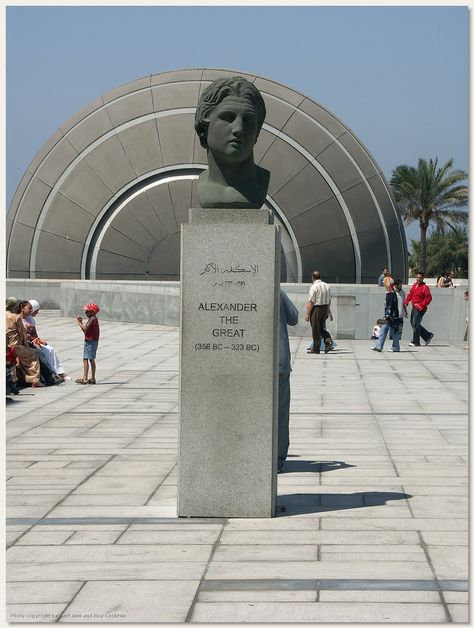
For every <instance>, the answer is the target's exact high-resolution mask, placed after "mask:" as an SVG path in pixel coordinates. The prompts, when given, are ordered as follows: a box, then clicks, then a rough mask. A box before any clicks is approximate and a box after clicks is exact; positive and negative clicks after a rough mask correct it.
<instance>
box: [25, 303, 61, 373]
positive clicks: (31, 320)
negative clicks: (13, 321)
mask: <svg viewBox="0 0 474 628" xmlns="http://www.w3.org/2000/svg"><path fill="white" fill-rule="evenodd" d="M29 303H30V304H31V307H32V312H31V314H30V315H29V316H27V317H26V318H24V319H23V325H25V329H26V333H27V335H28V340H29V341H30V342H31V343H33V345H34V346H35V347H36V348H37V349H39V350H40V351H41V353H42V354H43V355H44V357H45V359H46V361H47V362H48V364H49V366H50V367H51V369H52V370H53V371H54V372H55V373H56V375H59V377H61V378H62V379H66V373H65V371H64V367H63V365H62V364H61V361H60V359H59V357H58V354H57V353H56V351H55V350H54V347H52V346H51V345H50V344H48V341H47V340H43V339H42V338H39V336H38V332H37V330H36V320H35V319H36V317H37V316H38V313H39V310H40V304H39V303H38V301H35V299H30V300H29Z"/></svg>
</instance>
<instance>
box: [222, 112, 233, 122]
mask: <svg viewBox="0 0 474 628" xmlns="http://www.w3.org/2000/svg"><path fill="white" fill-rule="evenodd" d="M219 118H221V120H225V122H233V121H234V120H235V118H236V114H235V112H234V111H221V113H220V114H219Z"/></svg>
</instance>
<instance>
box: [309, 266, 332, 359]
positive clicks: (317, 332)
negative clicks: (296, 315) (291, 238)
mask: <svg viewBox="0 0 474 628" xmlns="http://www.w3.org/2000/svg"><path fill="white" fill-rule="evenodd" d="M311 278H312V280H313V283H312V285H311V288H310V289H309V296H308V302H307V304H306V316H305V320H306V321H309V322H311V330H312V334H313V348H312V350H311V351H309V353H320V352H321V349H320V343H321V335H322V331H323V329H325V325H326V319H327V317H328V316H329V308H330V305H331V288H330V287H329V286H328V284H327V283H325V282H324V281H321V273H320V272H319V270H315V271H313V273H312V274H311ZM325 342H326V343H327V344H326V346H329V347H330V346H331V341H330V340H329V339H327V340H326V341H325ZM328 350H329V349H328ZM324 352H325V353H327V351H326V349H325V350H324Z"/></svg>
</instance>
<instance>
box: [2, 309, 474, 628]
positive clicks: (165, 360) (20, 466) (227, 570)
mask: <svg viewBox="0 0 474 628" xmlns="http://www.w3.org/2000/svg"><path fill="white" fill-rule="evenodd" d="M38 327H39V329H40V333H42V334H44V335H46V336H47V337H48V338H49V339H50V341H51V342H52V344H53V345H54V346H55V348H56V350H57V351H58V353H59V355H60V356H61V359H62V362H63V364H64V366H65V368H66V370H67V371H68V372H69V374H70V376H71V378H72V381H71V380H69V381H67V382H66V383H64V384H61V385H60V386H56V387H52V388H46V389H37V390H32V389H25V390H24V391H22V392H21V394H20V395H18V396H17V397H15V398H14V401H13V402H11V403H10V404H9V405H8V407H7V413H6V436H7V447H6V453H7V473H6V480H7V482H6V485H7V513H6V514H7V535H6V540H7V546H8V549H7V554H6V557H7V572H6V575H7V581H8V584H7V590H6V603H7V609H6V610H7V620H9V621H10V622H13V623H23V622H25V623H51V622H59V623H87V622H94V623H135V622H155V623H166V622H180V623H181V622H191V623H193V622H194V623H219V624H220V623H239V622H246V623H258V622H265V623H267V622H270V623H276V622H289V623H298V622H303V623H334V622H336V623H347V622H350V623H355V622H362V623H371V622H373V621H374V618H376V621H377V622H378V623H395V622H396V623H412V622H419V623H446V622H456V623H465V622H466V621H468V593H467V591H468V581H467V578H468V572H467V567H468V561H467V547H468V534H467V530H468V509H467V503H468V502H467V498H468V472H467V471H468V469H467V467H468V465H467V463H468V435H467V434H468V432H467V427H468V421H467V415H468V360H467V357H468V356H467V352H466V351H463V343H458V344H447V343H436V339H434V340H433V342H432V343H431V344H430V346H429V347H420V348H413V349H411V348H409V347H407V346H405V345H403V346H402V351H401V352H400V353H399V354H391V353H389V352H388V351H384V352H382V353H380V354H378V353H374V352H372V351H370V350H369V346H370V340H368V341H367V342H364V341H350V340H340V341H338V349H337V350H336V351H333V352H330V353H329V354H328V355H319V356H315V355H308V354H307V353H306V347H307V344H308V341H307V339H300V338H296V337H292V338H291V339H290V344H291V349H292V358H293V362H292V364H293V373H292V378H291V385H292V401H291V421H290V426H291V433H290V440H291V445H290V451H289V457H288V460H287V464H286V467H285V472H284V473H283V474H281V475H279V476H278V495H279V496H278V512H277V517H275V518H273V519H229V520H226V519H178V518H177V517H176V459H177V440H178V362H179V360H178V341H179V333H178V330H177V329H176V328H169V327H164V326H159V325H157V326H153V325H143V324H140V323H136V324H134V323H119V322H107V321H103V322H101V343H100V346H99V351H98V356H97V365H98V370H97V379H98V384H97V385H96V386H78V385H76V384H75V383H74V381H73V380H74V379H75V378H76V377H79V376H80V375H81V367H82V364H81V363H82V338H81V335H80V334H79V333H77V328H76V326H75V325H74V322H73V321H71V320H69V319H65V318H62V317H61V316H59V313H58V312H53V311H51V312H47V311H42V312H41V313H40V317H39V319H38ZM118 339H119V341H118ZM447 383H448V384H447ZM440 390H443V395H442V396H440V395H439V391H440Z"/></svg>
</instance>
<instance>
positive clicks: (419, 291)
mask: <svg viewBox="0 0 474 628" xmlns="http://www.w3.org/2000/svg"><path fill="white" fill-rule="evenodd" d="M424 279H425V275H424V274H423V273H421V272H419V273H417V275H416V281H415V283H414V284H413V285H412V287H411V288H410V292H409V293H408V295H407V298H406V299H405V305H408V304H409V303H410V301H411V305H412V309H411V316H410V323H411V326H412V328H413V338H412V341H411V342H409V343H408V346H409V347H419V346H420V336H421V337H422V338H423V340H424V341H425V345H429V344H430V342H431V339H432V338H433V336H434V334H432V333H431V332H429V331H427V330H426V329H425V328H424V327H423V326H422V324H421V320H422V318H423V316H424V314H425V312H426V309H427V307H428V304H429V303H431V299H432V298H433V297H432V296H431V292H430V289H429V288H428V286H427V285H426V284H425V282H424Z"/></svg>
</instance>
